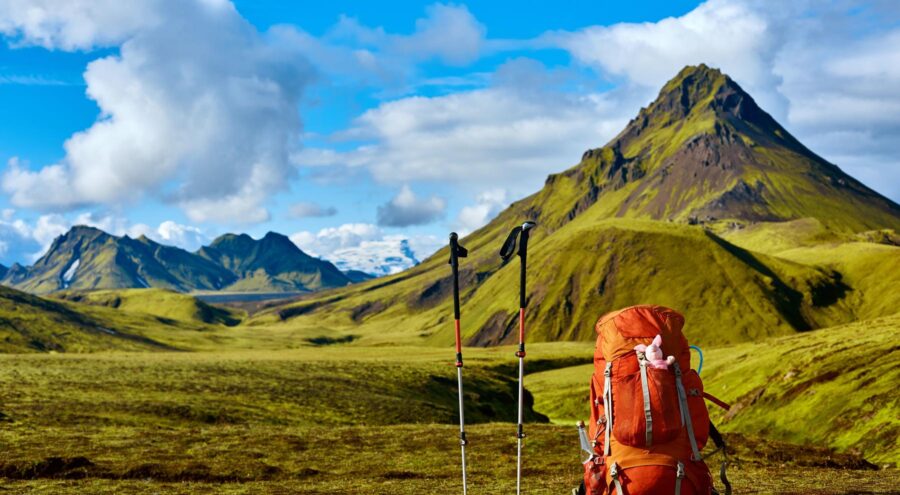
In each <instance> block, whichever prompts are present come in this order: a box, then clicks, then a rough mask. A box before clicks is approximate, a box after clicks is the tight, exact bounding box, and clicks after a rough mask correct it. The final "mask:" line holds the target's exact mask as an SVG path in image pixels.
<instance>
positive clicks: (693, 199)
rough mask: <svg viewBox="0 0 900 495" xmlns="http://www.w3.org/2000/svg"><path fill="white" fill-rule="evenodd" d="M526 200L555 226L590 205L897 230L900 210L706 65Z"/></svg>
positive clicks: (624, 211)
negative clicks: (809, 146) (810, 220)
mask: <svg viewBox="0 0 900 495" xmlns="http://www.w3.org/2000/svg"><path fill="white" fill-rule="evenodd" d="M529 199H531V198H529ZM529 199H526V200H525V201H528V202H530V203H531V206H532V207H533V208H534V209H536V211H535V213H537V214H538V216H540V217H543V218H542V219H543V220H544V223H545V224H546V225H547V226H548V227H550V228H551V229H552V228H555V227H557V226H560V225H562V224H564V223H566V222H567V221H569V220H571V218H573V217H574V216H576V215H578V214H581V213H582V212H585V210H587V209H588V208H589V207H591V206H593V205H594V204H595V203H600V204H599V205H597V207H595V208H590V209H591V212H590V213H591V214H592V216H593V217H594V218H598V217H610V216H615V217H626V218H649V219H654V220H673V221H678V222H702V223H707V224H710V223H715V222H722V221H728V222H729V223H730V222H737V223H749V222H757V221H782V220H791V219H797V218H804V217H814V218H816V219H818V220H819V221H821V222H822V223H823V224H824V225H825V226H826V227H827V228H828V229H829V230H832V231H844V232H858V231H863V230H871V229H876V228H894V229H897V228H900V206H898V205H897V204H896V203H894V202H892V201H890V200H889V199H887V198H884V197H883V196H881V195H879V194H878V193H876V192H874V191H872V190H871V189H869V188H868V187H866V186H864V185H863V184H861V183H860V182H859V181H857V180H855V179H853V178H852V177H850V176H849V175H847V174H845V173H844V172H842V171H841V170H840V169H839V168H838V167H836V166H835V165H832V164H830V163H828V162H826V161H825V160H823V159H822V158H820V157H819V156H817V155H815V154H814V153H813V152H811V151H810V150H809V149H807V148H806V147H804V146H803V145H802V144H801V143H800V142H799V141H797V140H796V139H795V138H794V137H793V136H791V135H790V133H788V131H787V130H785V129H784V128H783V127H781V126H780V125H779V124H778V123H777V122H776V121H775V120H774V119H773V118H772V117H771V116H770V115H769V114H767V113H766V112H765V111H763V110H762V109H761V108H759V106H757V104H756V102H755V101H754V100H753V98H752V97H751V96H750V95H748V94H747V93H745V92H744V91H743V90H742V89H741V88H740V86H738V85H737V83H735V82H734V81H732V80H731V79H730V78H729V77H728V76H725V75H723V74H722V73H721V72H719V71H718V70H714V69H709V68H708V67H706V66H703V65H701V66H698V67H688V68H685V69H684V70H682V71H681V72H680V73H679V74H678V75H677V76H676V77H675V78H674V79H673V80H672V81H670V82H669V83H667V84H666V86H665V87H663V89H662V91H661V92H660V94H659V97H658V98H657V99H656V101H654V102H653V103H651V104H650V105H649V106H648V107H647V108H645V109H641V111H640V113H639V114H638V116H637V117H636V118H635V119H633V120H632V121H631V122H630V123H629V124H628V126H626V128H625V129H624V130H623V131H622V132H621V133H620V134H619V135H618V136H616V137H615V138H614V139H613V140H612V141H611V142H610V143H609V144H607V145H606V146H604V147H603V148H598V149H594V150H589V151H587V152H585V154H584V156H583V157H582V162H581V163H580V164H579V165H577V166H575V167H573V168H571V169H569V170H567V171H566V172H563V173H562V174H557V175H552V176H550V177H549V178H548V180H547V187H545V188H544V189H543V190H542V191H541V192H540V193H538V195H537V197H534V198H533V199H531V201H529ZM566 203H568V204H566ZM547 206H550V207H551V208H547Z"/></svg>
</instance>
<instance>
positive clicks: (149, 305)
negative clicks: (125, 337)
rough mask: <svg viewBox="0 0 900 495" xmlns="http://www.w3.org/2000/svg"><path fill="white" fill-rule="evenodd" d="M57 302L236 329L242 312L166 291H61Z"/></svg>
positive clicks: (57, 294)
mask: <svg viewBox="0 0 900 495" xmlns="http://www.w3.org/2000/svg"><path fill="white" fill-rule="evenodd" d="M53 297H54V298H56V299H62V300H64V301H71V302H76V303H80V304H82V305H91V306H101V307H106V308H113V309H116V310H118V311H123V312H126V313H139V314H146V315H151V316H155V317H158V318H161V319H164V320H171V321H178V322H185V323H195V324H201V325H202V324H210V325H225V326H235V325H237V324H238V323H240V321H241V317H242V316H243V315H242V314H241V312H238V311H234V310H230V309H224V308H220V307H217V306H212V305H209V304H207V303H205V302H203V301H201V300H199V299H197V298H196V297H192V296H189V295H187V294H180V293H178V292H172V291H169V290H165V289H120V290H96V291H90V292H83V291H71V292H70V291H63V292H58V293H55V294H53Z"/></svg>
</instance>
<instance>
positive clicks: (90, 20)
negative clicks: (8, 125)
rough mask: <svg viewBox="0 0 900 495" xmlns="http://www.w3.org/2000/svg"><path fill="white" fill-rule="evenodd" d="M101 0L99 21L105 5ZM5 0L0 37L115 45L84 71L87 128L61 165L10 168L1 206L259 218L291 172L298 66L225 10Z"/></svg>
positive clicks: (220, 5) (292, 55)
mask: <svg viewBox="0 0 900 495" xmlns="http://www.w3.org/2000/svg"><path fill="white" fill-rule="evenodd" d="M107 3H108V4H110V5H109V6H108V7H109V9H108V11H107V10H106V7H104V5H105V4H107ZM120 4H121V5H124V4H123V3H122V2H102V4H101V3H98V4H94V3H93V2H83V1H74V2H49V1H43V2H41V3H40V4H39V6H38V7H37V8H34V7H32V5H31V3H30V2H27V3H26V2H5V3H4V4H3V10H2V15H0V17H2V18H3V19H4V21H3V24H2V25H0V29H2V30H3V32H4V33H5V34H7V35H10V34H12V35H15V36H18V38H19V39H20V40H21V42H22V43H26V44H39V45H41V46H46V47H48V48H59V49H85V48H90V47H93V46H98V45H104V44H116V43H121V45H120V46H119V51H118V53H117V54H114V55H109V56H106V57H104V58H101V59H98V60H95V61H93V62H91V63H90V64H89V65H88V67H87V70H86V71H85V74H84V78H85V82H86V83H87V95H88V96H89V97H90V98H91V99H93V100H94V101H96V103H97V105H98V106H99V107H100V110H101V115H100V117H99V119H98V120H97V121H96V122H95V123H94V124H93V125H92V126H91V127H90V128H88V129H86V130H84V131H81V132H78V133H75V134H74V135H73V136H72V137H70V138H69V139H68V140H67V141H66V143H65V150H66V156H65V158H64V159H63V160H62V161H61V162H60V163H56V164H51V165H48V166H45V167H43V168H40V169H38V170H31V169H30V168H28V167H24V166H22V164H20V163H18V162H15V163H11V164H10V167H9V170H8V171H7V173H6V174H4V176H3V180H2V186H3V189H4V190H5V191H6V192H7V193H8V194H10V196H11V201H12V202H13V204H15V205H18V206H24V207H35V208H67V207H71V206H75V205H83V204H117V203H127V202H130V201H134V200H136V199H139V198H140V197H141V196H142V195H143V194H148V193H149V194H155V195H159V196H161V197H164V198H165V199H167V200H169V201H172V202H175V203H177V204H179V205H181V206H182V208H184V209H185V211H186V212H187V214H188V215H189V217H190V218H191V219H192V220H194V221H218V222H236V221H248V222H258V221H262V220H265V219H267V218H268V212H267V211H266V210H265V207H264V206H263V203H264V202H265V200H266V199H267V198H268V197H269V196H270V195H271V194H273V193H277V192H278V191H281V190H283V189H284V188H285V187H286V184H287V182H288V181H289V180H290V179H291V178H292V177H293V176H294V174H295V169H294V167H293V166H292V165H291V164H290V163H289V161H288V156H289V154H290V152H291V151H293V150H294V149H295V148H297V147H298V145H299V138H300V134H299V132H300V127H301V126H300V117H299V114H298V110H297V106H298V103H299V101H300V97H301V96H302V92H303V89H304V87H305V86H306V85H307V83H308V81H309V79H310V74H311V70H310V69H309V66H308V65H307V63H306V62H305V61H304V59H303V57H301V56H299V54H298V53H296V52H294V51H291V50H290V48H289V47H284V46H280V45H278V44H277V43H272V42H271V41H270V40H269V39H268V38H267V37H266V36H265V35H264V34H260V33H259V32H257V30H256V29H255V28H254V27H253V26H252V25H251V24H249V23H248V22H247V21H246V20H244V19H243V18H242V17H241V16H240V15H239V14H238V13H237V11H236V10H235V9H234V6H233V5H232V4H231V3H230V2H225V1H203V2H199V1H197V2H194V1H188V2H175V3H173V2H160V1H154V0H144V1H139V2H127V5H128V7H127V8H126V7H124V6H120Z"/></svg>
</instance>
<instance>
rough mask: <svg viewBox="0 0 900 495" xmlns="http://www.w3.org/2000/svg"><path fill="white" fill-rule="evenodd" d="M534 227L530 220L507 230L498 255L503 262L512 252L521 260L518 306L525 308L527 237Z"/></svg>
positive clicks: (534, 224) (535, 225) (507, 259)
mask: <svg viewBox="0 0 900 495" xmlns="http://www.w3.org/2000/svg"><path fill="white" fill-rule="evenodd" d="M535 227H537V224H536V223H534V222H532V221H530V220H529V221H527V222H525V223H523V224H522V225H518V226H516V227H515V228H513V229H512V230H511V231H510V232H509V235H508V236H507V237H506V241H505V242H504V243H503V247H501V248H500V257H501V258H503V261H504V262H507V261H509V260H510V259H511V258H512V256H513V254H518V255H519V261H521V264H520V270H519V308H525V306H526V300H525V270H526V265H527V263H528V238H529V236H530V233H531V229H533V228H535ZM517 244H518V249H516V245H517Z"/></svg>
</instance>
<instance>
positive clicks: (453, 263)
mask: <svg viewBox="0 0 900 495" xmlns="http://www.w3.org/2000/svg"><path fill="white" fill-rule="evenodd" d="M450 269H451V270H452V272H453V317H454V318H455V319H457V320H458V319H459V236H458V235H457V234H456V232H451V233H450Z"/></svg>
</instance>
